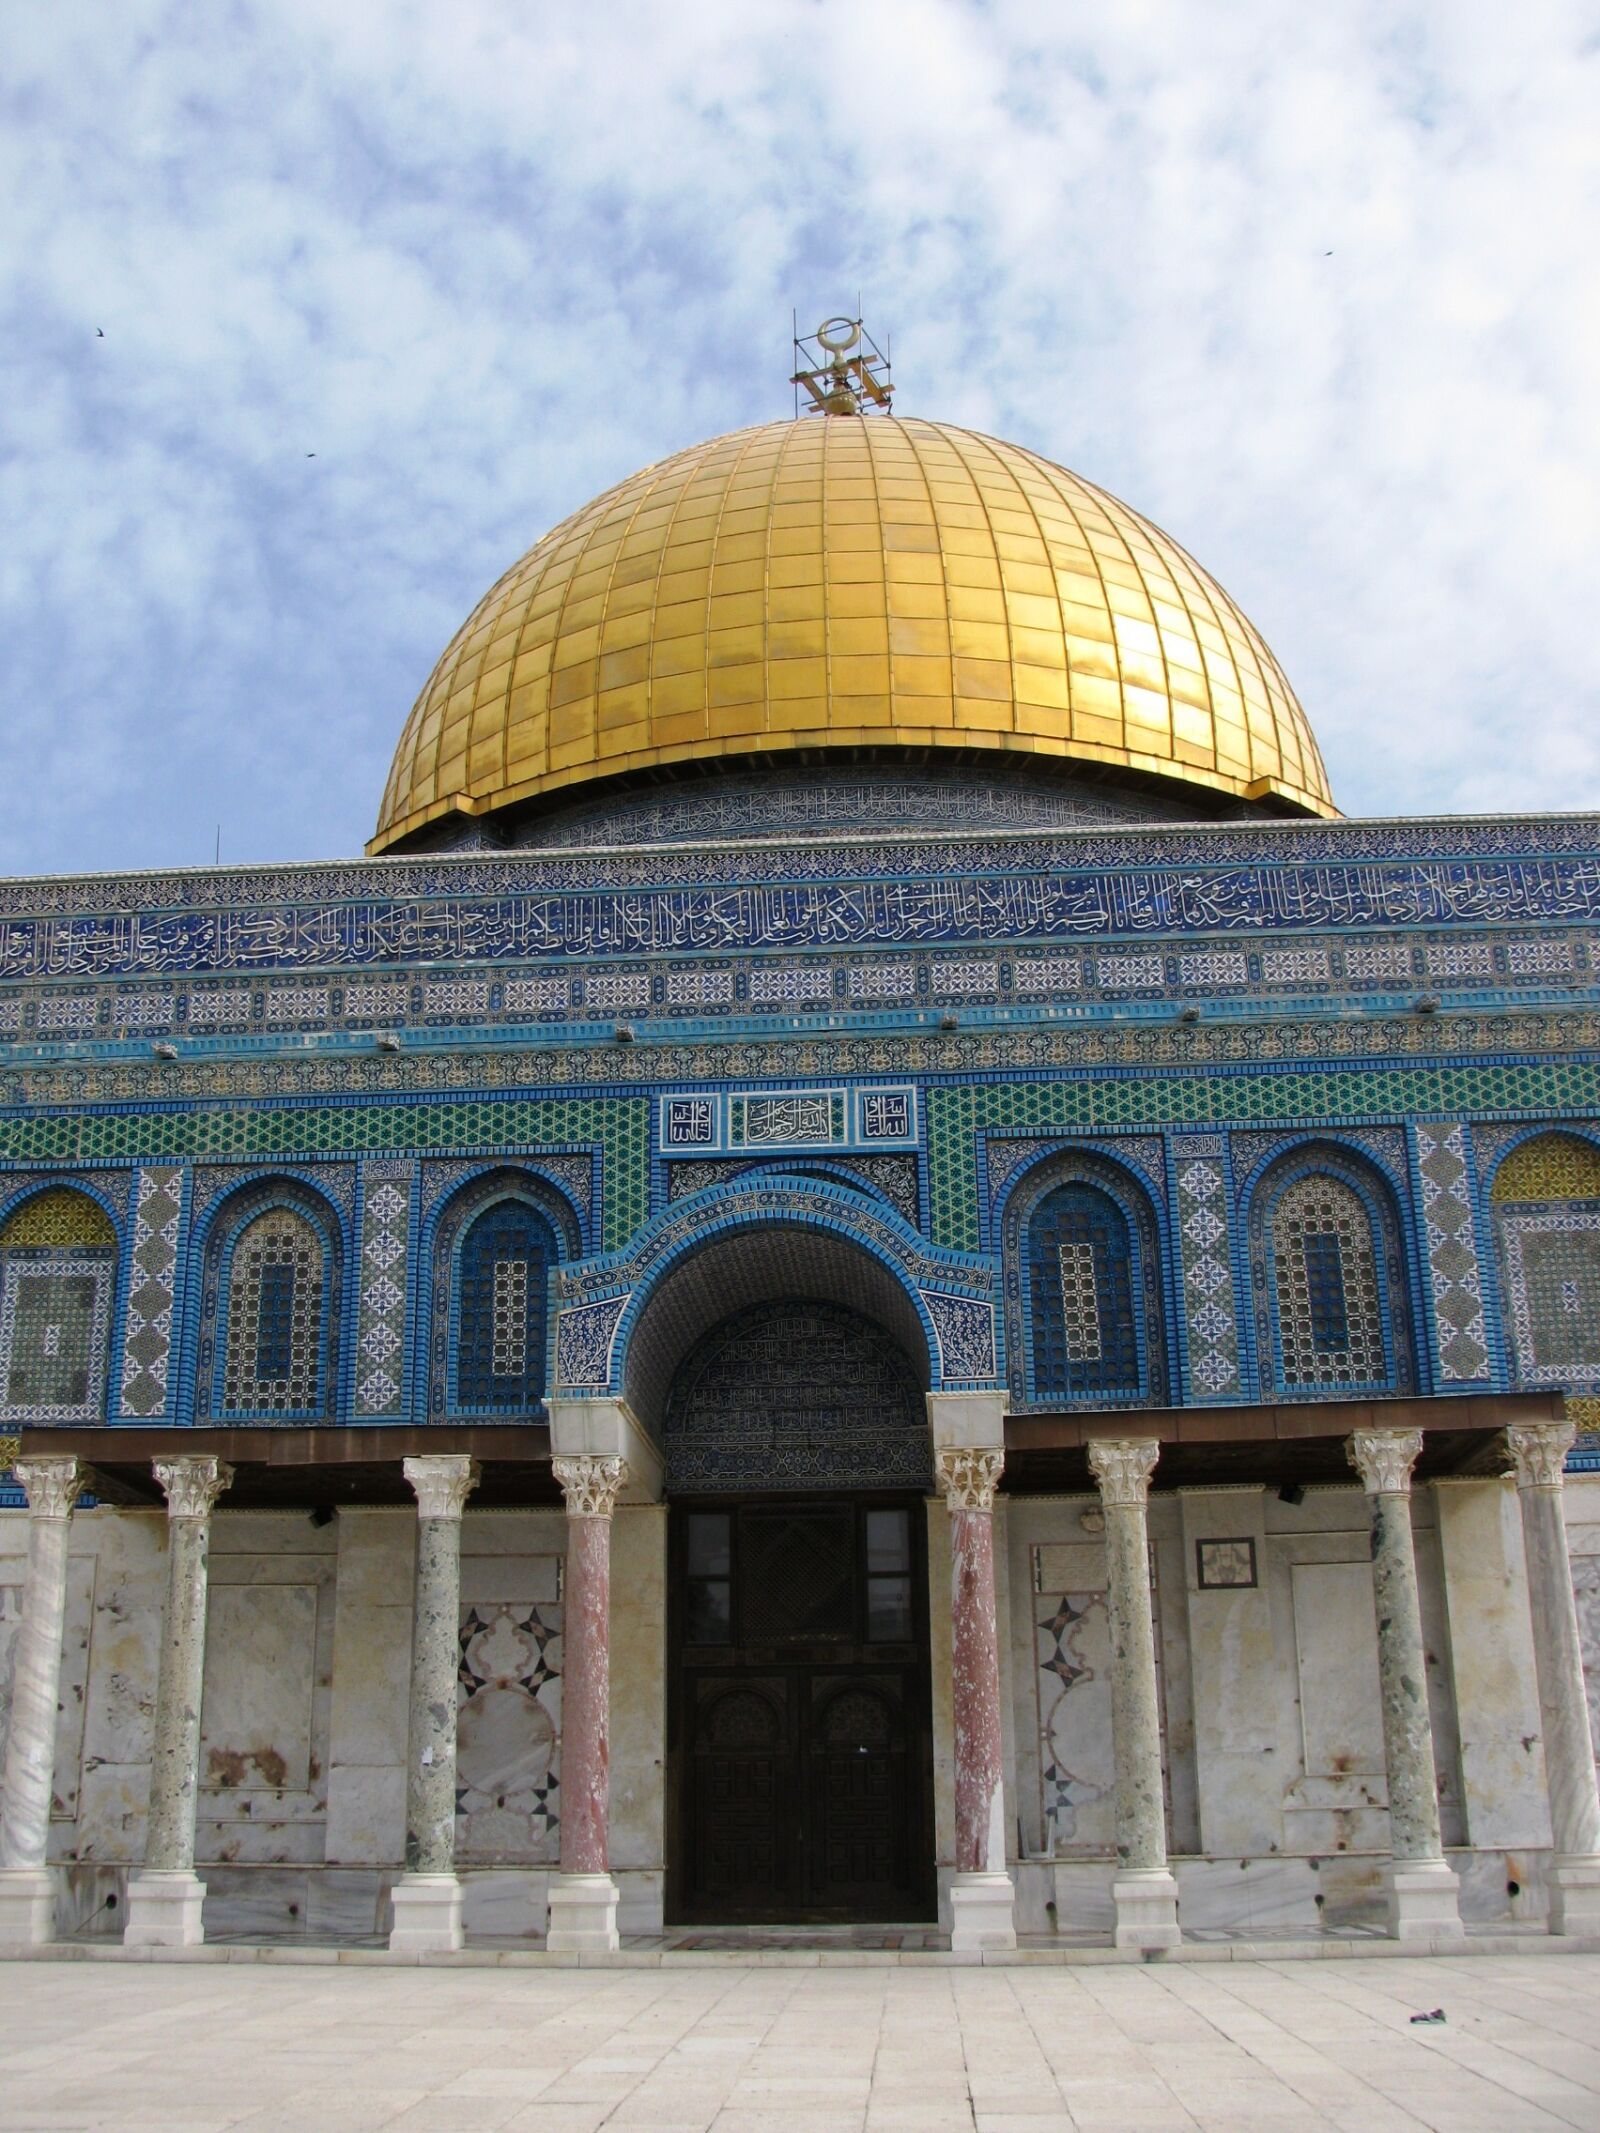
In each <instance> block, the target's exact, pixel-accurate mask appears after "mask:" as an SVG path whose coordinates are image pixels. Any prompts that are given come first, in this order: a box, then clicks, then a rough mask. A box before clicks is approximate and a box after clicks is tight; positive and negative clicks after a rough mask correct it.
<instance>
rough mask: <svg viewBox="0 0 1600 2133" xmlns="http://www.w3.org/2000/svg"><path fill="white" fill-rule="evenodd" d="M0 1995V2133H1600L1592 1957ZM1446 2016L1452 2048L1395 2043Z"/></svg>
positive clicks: (283, 1972) (193, 1975) (1599, 1959)
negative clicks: (1417, 2019)
mask: <svg viewBox="0 0 1600 2133" xmlns="http://www.w3.org/2000/svg"><path fill="white" fill-rule="evenodd" d="M771 1952H772V1951H770V1950H756V1951H752V1953H753V1954H754V1955H757V1956H760V1955H765V1954H770V1953H771ZM0 1993H3V1995H4V2002H3V2004H4V2005H5V2008H6V2023H5V2034H4V2037H3V2038H0V2133H111V2129H113V2128H115V2129H116V2133H144V2129H149V2133H156V2129H158V2128H159V2129H161V2133H408V2129H410V2128H418V2129H421V2128H424V2127H426V2128H428V2129H430V2133H448V2129H450V2128H452V2127H461V2128H463V2129H464V2133H945V2129H947V2128H948V2129H950V2133H1479V2129H1482V2133H1600V2030H1597V2025H1596V2020H1595V2014H1594V2009H1595V2007H1596V2005H1597V2004H1600V1955H1595V1954H1588V1953H1578V1954H1572V1955H1570V1956H1568V1957H1567V1959H1566V1960H1564V1961H1560V1962H1552V1961H1550V1960H1549V1959H1548V1957H1545V1956H1538V1955H1534V1954H1530V1953H1528V1952H1527V1951H1519V1952H1515V1953H1506V1954H1493V1955H1489V1954H1483V1953H1480V1954H1479V1955H1478V1958H1477V1959H1476V1960H1475V1961H1473V1962H1470V1963H1462V1962H1460V1961H1454V1960H1447V1959H1442V1958H1429V1957H1427V1956H1418V1955H1416V1954H1411V1953H1408V1954H1406V1955H1405V1956H1404V1957H1396V1958H1394V1959H1391V1960H1387V1961H1383V1962H1379V1963H1348V1964H1346V1963H1338V1964H1333V1965H1328V1964H1321V1963H1318V1964H1309V1965H1308V1964H1306V1963H1305V1962H1304V1961H1303V1960H1299V1959H1293V1960H1291V1959H1287V1958H1285V1959H1281V1960H1278V1961H1254V1962H1252V1961H1248V1960H1232V1961H1229V1962H1227V1963H1202V1964H1147V1965H1141V1966H1135V1967H1113V1966H1087V1967H1085V1966H1079V1967H1071V1968H1054V1969H1039V1968H1034V1967H1031V1966H1015V1967H1011V1968H1006V1969H981V1968H980V1969H972V1968H962V1967H959V1966H956V1967H941V1968H927V1967H915V1968H913V1967H894V1966H889V1967H876V1966H863V1967H860V1968H858V1969H856V1970H855V1971H854V1972H853V1973H852V1974H850V1975H848V1976H846V1975H844V1974H842V1973H841V1972H839V1971H836V1970H834V1969H832V1968H825V1967H818V1966H815V1965H812V1966H808V1967H788V1966H782V1965H775V1964H772V1963H770V1962H768V1963H763V1962H760V1961H749V1962H746V1963H744V1964H742V1965H740V1964H738V1963H718V1964H715V1965H711V1966H702V1967H693V1966H686V1967H683V1968H663V1967H660V1966H657V1967H654V1968H650V1969H621V1970H610V1971H599V1970H597V1971H584V1972H582V1973H578V1972H574V1971H571V1970H567V1971H561V1970H555V1969H546V1968H541V1967H533V1968H529V1967H523V1968H507V1969H502V1968H494V1967H489V1968H484V1967H481V1966H479V1967H466V1968H449V1967H446V1968H435V1969H426V1970H419V1969H415V1968H382V1969H375V1968H360V1967H348V1966H342V1965H340V1966H334V1967H331V1968H330V1967H327V1966H319V1967H308V1966H303V1965H278V1964H245V1965H234V1964H226V1965H221V1966H218V1965H211V1966H205V1965H192V1964H178V1965H162V1966H158V1967H152V1966H149V1965H134V1964H100V1963H65V1964H61V1963H54V1964H46V1963H36V1962H25V1961H24V1962H7V1963H0ZM1433 2007H1443V2008H1444V2010H1445V2017H1446V2018H1445V2020H1444V2022H1443V2023H1439V2024H1428V2025H1415V2024H1413V2023H1412V2022H1411V2019H1410V2017H1411V2016H1412V2015H1413V2014H1414V2013H1418V2012H1420V2011H1423V2010H1425V2009H1429V2008H1433Z"/></svg>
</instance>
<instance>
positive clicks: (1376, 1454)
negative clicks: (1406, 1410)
mask: <svg viewBox="0 0 1600 2133" xmlns="http://www.w3.org/2000/svg"><path fill="white" fill-rule="evenodd" d="M1344 1448H1345V1453H1346V1456H1347V1457H1348V1458H1349V1461H1350V1464H1351V1465H1352V1466H1353V1467H1354V1468H1355V1470H1356V1472H1357V1473H1358V1474H1359V1475H1360V1476H1361V1486H1362V1487H1363V1488H1364V1489H1365V1490H1366V1492H1367V1494H1368V1495H1369V1496H1406V1495H1409V1494H1410V1491H1411V1469H1412V1468H1413V1467H1414V1466H1415V1465H1416V1463H1417V1454H1418V1453H1419V1452H1420V1451H1421V1450H1422V1432H1421V1430H1420V1429H1358V1430H1356V1431H1355V1433H1354V1434H1353V1435H1352V1436H1349V1437H1347V1438H1346V1439H1345V1445H1344Z"/></svg>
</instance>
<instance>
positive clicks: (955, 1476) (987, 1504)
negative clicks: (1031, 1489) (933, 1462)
mask: <svg viewBox="0 0 1600 2133" xmlns="http://www.w3.org/2000/svg"><path fill="white" fill-rule="evenodd" d="M937 1457H938V1466H939V1487H940V1490H941V1491H942V1492H943V1495H944V1499H945V1502H946V1503H947V1504H948V1505H949V1506H950V1508H951V1510H952V1511H992V1510H993V1509H994V1492H995V1490H996V1488H997V1487H998V1486H999V1483H1000V1474H1001V1470H1002V1469H1003V1467H1004V1466H1005V1463H1006V1455H1005V1453H1004V1452H1001V1451H978V1450H975V1449H973V1448H972V1447H970V1446H964V1447H958V1448H956V1449H954V1450H949V1451H941V1452H940V1453H939V1454H938V1455H937Z"/></svg>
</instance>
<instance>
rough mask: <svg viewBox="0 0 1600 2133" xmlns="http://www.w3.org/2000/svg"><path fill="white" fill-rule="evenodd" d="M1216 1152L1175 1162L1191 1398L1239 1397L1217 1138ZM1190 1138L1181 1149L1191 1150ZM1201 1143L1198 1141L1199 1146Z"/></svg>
mask: <svg viewBox="0 0 1600 2133" xmlns="http://www.w3.org/2000/svg"><path fill="white" fill-rule="evenodd" d="M1211 1138H1213V1139H1214V1140H1215V1146H1216V1152H1215V1153H1198V1154H1194V1155H1184V1156H1180V1157H1179V1158H1178V1164H1177V1183H1178V1206H1177V1226H1178V1251H1179V1257H1180V1261H1181V1265H1182V1269H1183V1303H1184V1315H1185V1321H1186V1326H1187V1331H1188V1349H1189V1383H1190V1396H1191V1398H1193V1399H1195V1400H1199V1401H1204V1400H1218V1399H1225V1398H1228V1399H1237V1398H1238V1397H1239V1394H1240V1391H1241V1386H1240V1370H1239V1329H1238V1324H1237V1316H1236V1308H1235V1301H1234V1284H1233V1265H1232V1261H1231V1259H1230V1256H1229V1251H1228V1189H1227V1172H1226V1169H1225V1167H1224V1164H1223V1160H1222V1153H1221V1149H1222V1143H1221V1139H1220V1136H1215V1137H1211ZM1198 1141H1200V1136H1198V1135H1196V1136H1192V1137H1191V1138H1190V1140H1189V1141H1188V1142H1186V1143H1185V1145H1186V1146H1194V1145H1195V1144H1196V1142H1198ZM1202 1145H1203V1143H1202Z"/></svg>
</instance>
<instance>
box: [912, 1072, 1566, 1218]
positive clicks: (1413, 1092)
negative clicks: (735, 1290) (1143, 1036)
mask: <svg viewBox="0 0 1600 2133" xmlns="http://www.w3.org/2000/svg"><path fill="white" fill-rule="evenodd" d="M1320 1034H1321V1033H1320V1032H1319V1033H1318V1035H1319V1038H1320ZM1568 1109H1571V1110H1578V1111H1585V1112H1589V1113H1594V1112H1596V1111H1600V1078H1597V1076H1596V1071H1595V1069H1594V1067H1592V1066H1590V1065H1588V1064H1586V1063H1585V1062H1583V1061H1581V1060H1551V1059H1526V1060H1519V1061H1518V1062H1516V1063H1515V1064H1511V1063H1506V1064H1485V1065H1479V1064H1474V1063H1462V1062H1454V1061H1452V1062H1449V1063H1446V1064H1442V1065H1439V1066H1434V1067H1423V1066H1396V1067H1390V1068H1387V1069H1385V1068H1382V1067H1364V1068H1358V1069H1351V1070H1344V1069H1339V1068H1333V1069H1327V1068H1323V1069H1320V1070H1319V1069H1304V1070H1300V1069H1291V1070H1288V1071H1284V1072H1279V1073H1263V1074H1251V1073H1237V1074H1227V1073H1222V1074H1218V1073H1193V1074H1188V1075H1182V1076H1179V1075H1171V1074H1162V1075H1156V1074H1139V1073H1130V1074H1118V1075H1084V1076H1081V1077H1079V1076H1070V1077H1069V1076H1061V1077H1059V1078H1057V1077H1052V1078H1051V1079H1049V1080H1038V1081H1022V1082H985V1083H982V1084H980V1085H978V1086H970V1085H969V1086H967V1087H956V1088H943V1087H935V1088H930V1089H929V1090H928V1092H927V1099H926V1110H927V1117H928V1128H927V1130H928V1200H929V1216H930V1229H931V1233H932V1237H933V1241H934V1242H935V1243H936V1244H940V1245H943V1246H944V1247H945V1248H946V1249H948V1250H953V1251H975V1250H976V1249H977V1248H978V1230H979V1223H978V1215H979V1209H978V1204H977V1149H976V1140H975V1136H976V1133H977V1131H978V1130H979V1128H987V1129H988V1130H989V1131H991V1132H995V1131H998V1132H1016V1131H1021V1132H1027V1131H1029V1130H1038V1129H1041V1128H1049V1127H1056V1128H1058V1129H1060V1128H1065V1129H1069V1130H1070V1129H1077V1130H1079V1131H1085V1130H1086V1131H1090V1132H1106V1131H1113V1132H1114V1131H1116V1130H1118V1129H1119V1128H1121V1129H1126V1128H1128V1127H1134V1126H1142V1127H1146V1128H1149V1127H1159V1126H1161V1125H1164V1124H1165V1125H1172V1126H1178V1127H1183V1126H1195V1127H1206V1126H1218V1127H1220V1126H1230V1125H1237V1126H1248V1125H1251V1124H1254V1123H1258V1122H1259V1123H1261V1124H1268V1123H1271V1122H1273V1121H1277V1120H1296V1121H1301V1120H1314V1121H1326V1122H1328V1123H1330V1124H1331V1123H1334V1122H1336V1121H1341V1120H1344V1119H1353V1118H1361V1117H1366V1118H1370V1117H1372V1116H1373V1115H1374V1114H1375V1113H1376V1114H1377V1115H1378V1116H1380V1117H1382V1116H1387V1117H1390V1118H1394V1117H1400V1118H1404V1117H1407V1116H1409V1115H1412V1114H1415V1113H1422V1114H1424V1115H1426V1114H1427V1113H1430V1112H1433V1113H1437V1112H1441V1111H1444V1112H1451V1113H1456V1112H1463V1111H1465V1112H1484V1111H1488V1112H1494V1111H1514V1110H1520V1111H1532V1112H1535V1113H1537V1112H1541V1111H1543V1112H1546V1113H1548V1112H1550V1111H1556V1112H1560V1111H1563V1110H1568Z"/></svg>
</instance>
